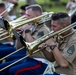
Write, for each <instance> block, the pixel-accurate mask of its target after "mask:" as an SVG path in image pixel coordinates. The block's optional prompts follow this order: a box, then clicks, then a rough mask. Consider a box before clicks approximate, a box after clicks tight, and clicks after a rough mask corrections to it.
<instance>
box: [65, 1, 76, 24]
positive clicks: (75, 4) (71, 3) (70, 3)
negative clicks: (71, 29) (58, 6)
mask: <svg viewBox="0 0 76 75" xmlns="http://www.w3.org/2000/svg"><path fill="white" fill-rule="evenodd" d="M75 7H76V0H69V1H68V3H67V5H66V10H67V11H68V12H69V11H70V10H72V9H74V8H75ZM74 10H75V9H74ZM71 20H72V23H74V22H76V12H75V14H73V16H72V18H71Z"/></svg>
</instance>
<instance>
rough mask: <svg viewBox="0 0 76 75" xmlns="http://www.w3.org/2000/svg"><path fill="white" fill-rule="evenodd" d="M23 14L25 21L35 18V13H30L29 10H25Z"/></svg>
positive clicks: (30, 10)
mask: <svg viewBox="0 0 76 75" xmlns="http://www.w3.org/2000/svg"><path fill="white" fill-rule="evenodd" d="M25 14H26V18H27V19H31V18H34V17H36V14H35V12H34V11H32V9H31V8H30V9H27V10H26V12H25Z"/></svg>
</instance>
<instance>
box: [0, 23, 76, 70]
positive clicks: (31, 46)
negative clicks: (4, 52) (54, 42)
mask: <svg viewBox="0 0 76 75" xmlns="http://www.w3.org/2000/svg"><path fill="white" fill-rule="evenodd" d="M75 26H76V22H75V23H73V24H71V25H69V26H67V27H65V28H63V29H61V30H59V31H57V32H50V33H48V34H46V35H44V36H42V37H41V38H39V39H37V40H36V41H34V42H32V43H27V42H25V43H26V47H27V49H28V50H29V52H30V51H32V54H34V53H36V52H38V51H40V49H38V50H34V51H33V49H35V48H38V46H39V45H40V44H42V43H43V42H45V41H47V40H48V39H50V38H52V37H54V36H56V35H57V36H60V35H61V34H62V33H64V32H66V31H68V30H70V29H72V28H73V27H75ZM30 55H31V54H30V53H29V54H28V55H27V56H25V57H23V58H21V59H19V60H17V61H16V62H14V63H12V64H10V65H8V66H6V67H4V68H2V69H0V71H3V70H5V69H7V68H8V67H10V66H12V65H14V64H16V63H18V62H19V61H21V60H23V59H25V58H27V57H29V56H30Z"/></svg>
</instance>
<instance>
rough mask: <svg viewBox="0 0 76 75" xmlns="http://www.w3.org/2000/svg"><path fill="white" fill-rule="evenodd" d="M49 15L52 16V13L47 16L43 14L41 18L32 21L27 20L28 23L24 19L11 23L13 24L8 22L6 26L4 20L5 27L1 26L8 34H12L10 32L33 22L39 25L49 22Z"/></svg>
mask: <svg viewBox="0 0 76 75" xmlns="http://www.w3.org/2000/svg"><path fill="white" fill-rule="evenodd" d="M49 15H52V12H49V13H45V14H43V15H41V16H38V17H36V18H32V19H29V20H26V21H24V20H23V18H21V19H19V20H17V21H16V22H15V21H11V22H8V21H6V26H5V24H4V23H5V22H4V20H2V21H1V22H2V24H3V25H4V26H2V25H1V27H3V28H5V29H6V30H7V31H8V33H9V34H10V32H11V31H12V30H13V29H16V28H18V27H20V26H22V25H24V24H27V23H31V22H33V23H36V22H37V23H38V22H39V23H42V22H45V21H47V20H49V19H50V17H49ZM20 20H22V21H20Z"/></svg>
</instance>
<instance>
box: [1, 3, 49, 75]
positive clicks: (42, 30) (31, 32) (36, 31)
mask: <svg viewBox="0 0 76 75" xmlns="http://www.w3.org/2000/svg"><path fill="white" fill-rule="evenodd" d="M40 15H42V7H41V6H40V5H38V4H34V5H30V6H28V7H27V8H26V18H27V19H31V18H34V17H37V16H40ZM21 29H22V31H23V33H22V34H21V35H22V36H23V37H24V39H25V40H26V41H27V42H30V43H31V42H33V41H34V40H36V39H38V38H40V37H41V36H43V35H45V34H47V33H48V32H50V30H49V28H48V27H47V26H46V25H45V24H44V23H43V24H39V25H34V24H33V22H32V23H29V24H27V25H24V26H22V28H21ZM22 46H23V45H22V44H21V43H20V42H19V41H18V40H16V47H17V48H18V49H19V48H21V47H22ZM27 54H28V51H27ZM33 58H34V59H33ZM45 59H46V58H45V56H44V54H43V53H42V52H37V53H36V54H33V55H31V56H30V57H28V58H26V59H25V60H24V61H23V62H22V61H21V62H20V63H17V64H19V65H16V66H13V67H12V68H11V69H10V70H9V68H8V69H7V70H5V71H3V72H1V74H0V75H2V73H3V75H5V74H8V70H9V75H15V74H16V73H18V75H19V74H23V73H24V74H25V75H37V74H43V72H44V71H45V69H46V68H47V66H48V63H45V62H44V61H46V60H45ZM12 62H13V61H12ZM9 63H11V62H6V63H3V64H1V65H0V68H3V67H4V66H5V65H8V64H9ZM13 68H14V69H13ZM27 68H28V70H29V71H30V72H28V73H27V71H26V70H27ZM12 69H13V70H12ZM48 70H49V69H48ZM20 71H21V72H20Z"/></svg>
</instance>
